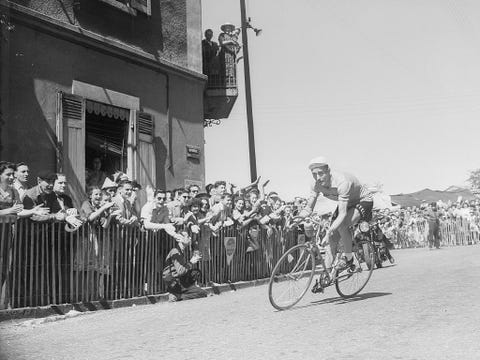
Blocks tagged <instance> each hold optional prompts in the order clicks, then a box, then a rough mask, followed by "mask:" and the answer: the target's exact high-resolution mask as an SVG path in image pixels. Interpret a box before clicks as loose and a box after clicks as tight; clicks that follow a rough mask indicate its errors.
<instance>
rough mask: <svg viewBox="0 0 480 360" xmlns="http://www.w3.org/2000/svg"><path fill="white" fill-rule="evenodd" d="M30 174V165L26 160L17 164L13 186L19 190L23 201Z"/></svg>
mask: <svg viewBox="0 0 480 360" xmlns="http://www.w3.org/2000/svg"><path fill="white" fill-rule="evenodd" d="M28 175H29V169H28V165H27V164H25V163H24V162H20V163H18V164H17V165H16V170H15V182H14V183H13V187H14V188H15V189H16V190H17V191H18V194H19V195H20V200H21V201H23V197H24V196H25V192H26V191H27V190H28Z"/></svg>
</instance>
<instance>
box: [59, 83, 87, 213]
mask: <svg viewBox="0 0 480 360" xmlns="http://www.w3.org/2000/svg"><path fill="white" fill-rule="evenodd" d="M56 131H57V141H58V151H57V157H58V158H57V171H59V172H62V173H64V174H65V175H66V177H67V183H68V191H69V193H70V195H71V196H72V198H73V200H74V203H75V206H79V205H80V204H81V203H82V201H83V200H84V199H85V98H83V97H81V96H77V95H71V94H65V93H62V92H59V93H58V97H57V126H56Z"/></svg>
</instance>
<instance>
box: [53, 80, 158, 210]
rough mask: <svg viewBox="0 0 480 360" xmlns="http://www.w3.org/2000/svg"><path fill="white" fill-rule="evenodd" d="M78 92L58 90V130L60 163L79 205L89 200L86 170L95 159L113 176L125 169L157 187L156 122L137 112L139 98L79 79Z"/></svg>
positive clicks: (151, 117) (145, 114) (129, 174)
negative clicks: (69, 92) (86, 195)
mask: <svg viewBox="0 0 480 360" xmlns="http://www.w3.org/2000/svg"><path fill="white" fill-rule="evenodd" d="M73 90H74V92H76V93H77V94H66V93H62V92H59V93H58V101H57V126H56V133H57V141H58V142H57V162H58V164H57V167H58V170H59V171H60V172H63V173H65V175H67V179H68V186H69V191H70V194H71V195H72V197H73V199H74V202H75V204H76V205H77V206H80V204H81V203H82V201H83V199H85V185H86V176H85V175H86V168H88V167H89V165H90V163H91V162H92V160H93V158H95V157H100V158H101V160H102V161H103V170H104V171H106V172H107V174H108V175H110V174H111V173H112V172H114V171H115V170H121V171H123V172H126V173H127V175H128V176H129V177H130V178H132V179H136V180H137V181H139V182H140V183H141V184H142V185H145V186H146V185H150V186H152V187H153V188H155V187H156V186H157V184H156V151H155V131H154V124H155V121H154V117H153V116H152V115H151V114H148V113H145V112H141V111H139V110H138V107H139V106H138V105H139V103H138V100H139V99H138V98H134V97H132V96H129V95H124V94H121V93H117V92H114V91H112V90H108V89H103V88H100V87H96V86H93V85H88V84H85V83H81V82H79V81H74V85H73ZM98 90H101V91H100V93H99V91H98ZM98 93H99V94H98ZM102 94H103V95H102ZM105 94H107V96H106V98H105V99H104V98H103V97H102V96H104V95H105ZM87 96H88V97H90V99H89V98H88V97H87ZM135 99H136V100H137V102H136V101H134V100H135Z"/></svg>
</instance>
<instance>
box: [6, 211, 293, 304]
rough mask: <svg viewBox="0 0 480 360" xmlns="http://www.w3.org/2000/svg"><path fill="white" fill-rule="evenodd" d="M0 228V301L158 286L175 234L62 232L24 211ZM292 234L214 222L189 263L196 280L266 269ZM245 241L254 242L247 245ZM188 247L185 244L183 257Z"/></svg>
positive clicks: (125, 292) (250, 275) (75, 297)
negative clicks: (198, 275)
mask: <svg viewBox="0 0 480 360" xmlns="http://www.w3.org/2000/svg"><path fill="white" fill-rule="evenodd" d="M0 231H1V233H0V269H1V273H0V285H1V286H0V309H8V308H23V307H36V306H45V305H52V304H63V303H80V302H83V303H88V302H91V301H101V300H116V299H125V298H132V297H137V296H144V295H154V294H161V293H164V292H165V285H164V283H163V281H162V270H163V268H164V262H165V258H166V256H167V254H168V252H169V251H170V250H171V249H172V248H173V247H174V246H175V240H174V239H173V238H171V237H170V236H168V235H167V234H166V233H165V232H164V231H158V232H153V231H144V230H141V229H140V228H138V227H123V226H120V225H117V224H112V225H110V226H109V227H108V228H106V229H104V228H102V227H98V226H93V225H90V224H85V225H84V226H82V227H81V228H80V229H78V230H77V231H75V232H66V231H65V228H64V224H63V223H40V222H34V221H30V220H28V219H21V220H18V221H15V220H6V219H2V221H1V222H0ZM296 238H297V236H296V234H295V233H293V232H289V233H284V232H283V231H282V230H278V229H276V230H274V232H273V233H272V234H271V235H270V236H268V235H267V233H266V231H265V230H263V229H261V230H256V231H252V230H251V229H250V230H238V229H237V228H236V227H235V226H232V227H229V228H225V229H222V230H221V231H220V232H219V234H218V235H216V236H214V235H211V236H209V237H208V238H207V240H204V241H203V242H202V241H200V245H201V246H202V247H201V248H200V249H199V251H201V252H202V260H201V261H200V262H199V263H198V265H197V268H199V269H200V270H201V271H202V279H201V283H202V285H208V284H209V283H210V282H215V283H228V282H237V281H242V280H254V279H260V278H265V277H268V276H269V275H270V272H271V270H272V269H273V266H274V265H275V263H276V262H277V260H278V259H279V258H280V256H281V255H282V254H283V252H284V251H285V249H287V248H289V247H291V246H293V245H294V243H296ZM225 241H227V243H228V244H227V245H228V246H225ZM252 243H253V244H254V245H255V246H254V247H255V248H256V250H254V251H249V252H247V249H248V247H249V246H250V245H251V244H252ZM195 248H196V245H194V246H193V249H187V250H186V257H187V259H189V258H190V256H191V252H192V251H193V250H194V249H195ZM227 252H228V255H227Z"/></svg>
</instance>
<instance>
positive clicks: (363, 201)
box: [298, 157, 373, 270]
mask: <svg viewBox="0 0 480 360" xmlns="http://www.w3.org/2000/svg"><path fill="white" fill-rule="evenodd" d="M308 168H309V169H310V171H311V172H312V176H313V179H314V181H313V183H312V186H311V193H310V196H309V198H308V204H307V207H306V208H305V209H303V210H302V211H300V213H299V214H298V215H299V217H301V218H305V217H307V216H309V215H310V214H311V213H312V211H313V209H314V207H315V204H316V202H317V199H318V197H319V196H320V194H322V195H323V196H325V197H327V198H329V199H331V200H336V201H337V208H336V210H335V212H334V213H333V217H332V223H331V225H330V228H329V229H328V230H327V232H326V234H325V236H324V238H323V239H322V241H321V245H327V244H328V245H330V251H331V254H330V255H331V256H332V260H333V256H334V254H335V253H336V251H334V249H336V244H337V243H338V240H339V239H340V238H341V240H342V244H343V249H344V253H343V254H342V256H341V258H340V261H339V262H338V263H337V269H338V270H344V269H346V268H349V267H350V266H351V265H352V263H353V254H352V243H353V237H352V233H351V232H350V229H349V227H350V226H352V225H355V224H356V223H357V222H359V221H360V220H366V221H369V220H371V217H372V208H373V197H372V195H373V194H372V192H371V191H369V190H368V188H367V187H366V186H364V185H362V184H361V183H360V182H359V181H358V179H357V178H356V177H355V176H353V175H351V174H348V173H344V172H339V171H332V170H331V169H330V166H329V164H328V162H327V160H326V159H325V158H324V157H316V158H314V159H312V160H311V161H310V163H309V164H308ZM328 265H329V266H330V265H331V264H328Z"/></svg>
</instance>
